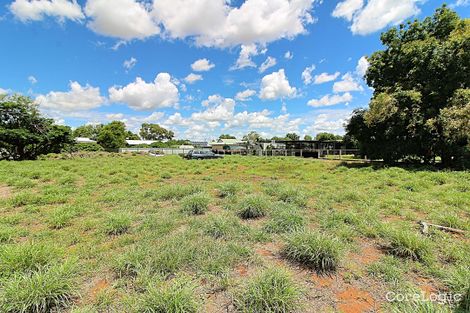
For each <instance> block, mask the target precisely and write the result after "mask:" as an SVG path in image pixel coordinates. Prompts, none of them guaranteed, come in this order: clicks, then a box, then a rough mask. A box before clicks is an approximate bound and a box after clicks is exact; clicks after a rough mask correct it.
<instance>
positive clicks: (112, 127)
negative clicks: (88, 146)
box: [97, 121, 128, 150]
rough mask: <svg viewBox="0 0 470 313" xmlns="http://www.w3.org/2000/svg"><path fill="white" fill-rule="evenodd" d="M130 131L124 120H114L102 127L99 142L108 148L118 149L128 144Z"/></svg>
mask: <svg viewBox="0 0 470 313" xmlns="http://www.w3.org/2000/svg"><path fill="white" fill-rule="evenodd" d="M127 135H128V132H127V130H126V125H125V124H124V123H123V122H119V121H113V122H111V123H109V124H107V125H104V126H103V127H101V130H100V132H99V134H98V138H97V141H98V144H99V145H101V146H102V147H103V148H105V149H107V150H117V149H119V148H122V147H125V146H126V144H127V143H126V138H127Z"/></svg>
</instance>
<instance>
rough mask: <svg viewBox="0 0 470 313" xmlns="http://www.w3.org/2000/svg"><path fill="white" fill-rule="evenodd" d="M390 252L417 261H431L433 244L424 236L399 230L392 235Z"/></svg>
mask: <svg viewBox="0 0 470 313" xmlns="http://www.w3.org/2000/svg"><path fill="white" fill-rule="evenodd" d="M390 252H391V253H392V254H393V255H396V256H399V257H403V258H408V259H411V260H415V261H429V259H430V257H431V246H430V244H429V243H428V242H427V239H426V238H424V237H421V236H419V235H417V234H415V233H413V232H410V231H407V230H397V231H394V232H392V234H391V235H390Z"/></svg>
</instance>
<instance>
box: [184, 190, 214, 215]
mask: <svg viewBox="0 0 470 313" xmlns="http://www.w3.org/2000/svg"><path fill="white" fill-rule="evenodd" d="M209 202H210V197H209V196H208V195H207V194H205V193H197V194H193V195H189V196H186V197H184V198H183V200H181V210H182V211H183V212H184V213H188V214H194V215H201V214H204V213H205V212H206V211H207V208H208V207H209Z"/></svg>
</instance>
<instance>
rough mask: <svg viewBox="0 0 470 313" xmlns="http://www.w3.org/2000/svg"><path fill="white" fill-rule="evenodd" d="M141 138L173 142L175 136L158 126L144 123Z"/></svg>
mask: <svg viewBox="0 0 470 313" xmlns="http://www.w3.org/2000/svg"><path fill="white" fill-rule="evenodd" d="M140 137H141V138H142V139H144V140H159V141H161V140H165V139H166V140H171V139H173V137H175V134H174V133H173V132H172V131H171V130H168V129H165V128H163V127H161V126H160V125H158V124H149V123H144V124H142V127H141V128H140Z"/></svg>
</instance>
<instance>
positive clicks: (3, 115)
mask: <svg viewBox="0 0 470 313" xmlns="http://www.w3.org/2000/svg"><path fill="white" fill-rule="evenodd" d="M72 142H73V140H72V130H71V129H70V127H68V126H60V125H55V124H54V121H53V120H52V119H48V118H45V117H43V116H41V113H40V112H39V110H38V107H37V105H36V104H35V103H34V101H33V100H32V99H31V98H29V97H25V96H20V95H12V96H6V95H0V159H9V160H28V159H36V158H37V157H38V156H39V155H42V154H47V153H59V152H61V150H62V149H63V148H64V147H65V146H66V145H67V144H71V143H72Z"/></svg>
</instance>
